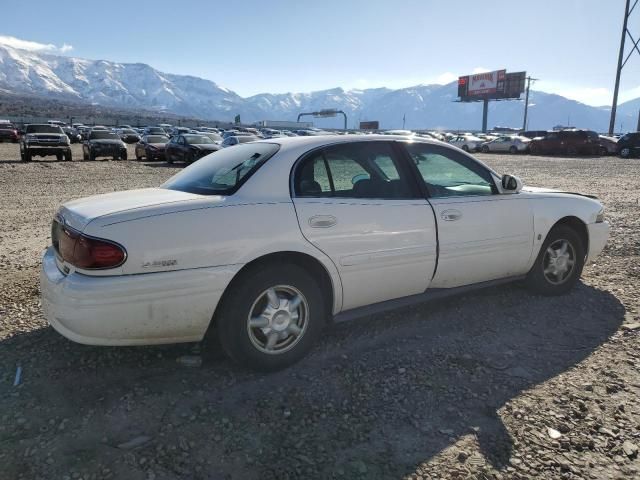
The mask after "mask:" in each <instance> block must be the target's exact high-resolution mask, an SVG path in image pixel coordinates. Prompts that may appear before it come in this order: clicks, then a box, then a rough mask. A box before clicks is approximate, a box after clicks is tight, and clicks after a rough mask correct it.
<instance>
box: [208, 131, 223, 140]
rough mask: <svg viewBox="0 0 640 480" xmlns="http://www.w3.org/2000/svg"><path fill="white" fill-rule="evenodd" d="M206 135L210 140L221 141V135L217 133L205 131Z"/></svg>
mask: <svg viewBox="0 0 640 480" xmlns="http://www.w3.org/2000/svg"><path fill="white" fill-rule="evenodd" d="M204 135H205V136H206V137H208V138H209V139H210V140H212V141H214V142H221V141H222V137H221V136H220V135H218V134H217V133H211V132H209V133H206V134H204Z"/></svg>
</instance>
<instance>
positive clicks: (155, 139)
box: [147, 135, 168, 143]
mask: <svg viewBox="0 0 640 480" xmlns="http://www.w3.org/2000/svg"><path fill="white" fill-rule="evenodd" d="M167 140H168V139H167V137H163V136H162V135H150V136H148V137H147V143H167Z"/></svg>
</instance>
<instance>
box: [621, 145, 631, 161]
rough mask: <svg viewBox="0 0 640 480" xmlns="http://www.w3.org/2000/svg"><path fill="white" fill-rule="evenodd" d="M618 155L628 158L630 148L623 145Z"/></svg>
mask: <svg viewBox="0 0 640 480" xmlns="http://www.w3.org/2000/svg"><path fill="white" fill-rule="evenodd" d="M620 156H621V157H622V158H629V157H630V156H631V149H630V148H629V147H624V148H623V149H622V150H620Z"/></svg>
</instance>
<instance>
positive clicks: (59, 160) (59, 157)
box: [56, 153, 62, 162]
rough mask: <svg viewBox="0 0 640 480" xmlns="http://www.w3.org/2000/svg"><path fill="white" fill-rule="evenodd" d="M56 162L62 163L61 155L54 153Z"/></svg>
mask: <svg viewBox="0 0 640 480" xmlns="http://www.w3.org/2000/svg"><path fill="white" fill-rule="evenodd" d="M56 160H57V161H58V162H61V161H62V154H61V153H56Z"/></svg>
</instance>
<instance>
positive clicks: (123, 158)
mask: <svg viewBox="0 0 640 480" xmlns="http://www.w3.org/2000/svg"><path fill="white" fill-rule="evenodd" d="M126 159H127V151H126V150H125V151H124V152H122V153H121V154H120V160H126Z"/></svg>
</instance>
